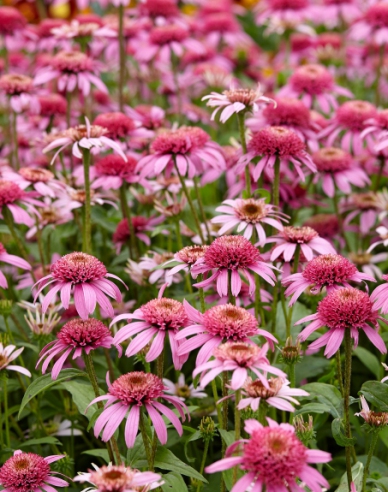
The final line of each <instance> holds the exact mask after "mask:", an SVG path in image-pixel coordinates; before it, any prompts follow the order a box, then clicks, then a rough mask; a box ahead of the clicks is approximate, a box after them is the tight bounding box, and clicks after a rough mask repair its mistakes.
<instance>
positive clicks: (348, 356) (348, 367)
mask: <svg viewBox="0 0 388 492" xmlns="http://www.w3.org/2000/svg"><path fill="white" fill-rule="evenodd" d="M351 377H352V339H351V335H350V329H349V328H347V329H345V384H344V412H345V435H346V437H347V439H351V438H352V431H351V428H350V416H349V402H350V383H351ZM351 448H352V446H351V445H347V446H346V447H345V454H346V474H347V478H348V488H349V492H351V490H350V484H351V483H352V463H351V452H352V449H351Z"/></svg>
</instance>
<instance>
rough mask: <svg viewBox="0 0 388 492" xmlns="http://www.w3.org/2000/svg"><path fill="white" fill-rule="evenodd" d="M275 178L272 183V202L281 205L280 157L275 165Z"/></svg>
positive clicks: (276, 205)
mask: <svg viewBox="0 0 388 492" xmlns="http://www.w3.org/2000/svg"><path fill="white" fill-rule="evenodd" d="M274 173H275V175H274V180H273V184H272V204H273V205H275V207H278V206H279V188H280V158H279V157H276V161H275V165H274Z"/></svg>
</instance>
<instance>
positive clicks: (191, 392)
mask: <svg viewBox="0 0 388 492" xmlns="http://www.w3.org/2000/svg"><path fill="white" fill-rule="evenodd" d="M163 383H164V386H165V387H166V388H168V389H166V390H165V392H166V393H168V394H169V395H175V396H177V397H178V398H180V399H181V400H182V401H185V400H187V399H188V398H206V397H207V393H205V392H204V391H201V390H200V389H196V388H194V385H193V383H191V384H190V386H188V385H187V384H186V381H185V375H184V374H183V373H181V374H179V377H178V381H177V382H176V383H173V382H172V381H170V380H169V379H163Z"/></svg>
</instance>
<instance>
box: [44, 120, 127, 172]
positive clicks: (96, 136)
mask: <svg viewBox="0 0 388 492" xmlns="http://www.w3.org/2000/svg"><path fill="white" fill-rule="evenodd" d="M107 132H108V131H107V130H106V129H105V128H103V127H102V126H97V125H91V124H90V122H89V120H88V118H86V117H85V125H78V126H75V127H73V128H68V129H67V130H65V131H64V132H62V136H59V137H58V138H56V139H54V140H53V141H52V142H51V143H50V144H49V145H47V146H46V147H45V148H44V149H43V152H44V153H47V152H50V151H51V150H54V149H58V150H57V151H56V152H55V154H54V156H53V158H52V159H51V163H53V162H54V161H55V159H56V157H57V156H58V154H60V152H62V150H64V149H65V148H66V147H68V146H69V145H71V146H72V154H73V155H74V156H75V157H78V159H82V157H83V155H82V149H85V150H92V149H93V150H97V151H100V150H101V149H103V148H104V147H109V148H110V149H112V150H114V151H115V152H117V153H118V154H119V155H120V156H121V157H122V158H123V159H124V161H126V160H127V157H126V156H125V154H124V153H123V151H122V150H121V147H120V145H119V144H118V143H117V142H115V141H113V140H112V139H111V138H108V137H106V136H105V134H106V133H107ZM58 147H59V148H58Z"/></svg>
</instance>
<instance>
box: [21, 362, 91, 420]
mask: <svg viewBox="0 0 388 492" xmlns="http://www.w3.org/2000/svg"><path fill="white" fill-rule="evenodd" d="M80 377H87V374H86V372H83V371H80V370H79V369H63V371H61V372H60V373H59V375H58V377H57V379H56V380H55V381H53V380H52V379H51V374H45V375H44V376H40V377H39V378H38V379H35V381H33V382H32V383H31V384H30V386H29V387H28V388H27V389H26V392H25V393H24V396H23V400H22V402H21V404H20V410H19V414H18V419H20V415H21V413H22V410H23V409H24V407H25V406H26V405H27V404H28V403H29V402H30V401H31V400H32V399H33V398H34V397H35V396H36V395H38V394H39V393H41V392H42V391H45V390H47V389H49V388H51V387H52V386H54V385H56V384H58V383H61V382H63V381H66V380H67V379H70V378H80Z"/></svg>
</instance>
